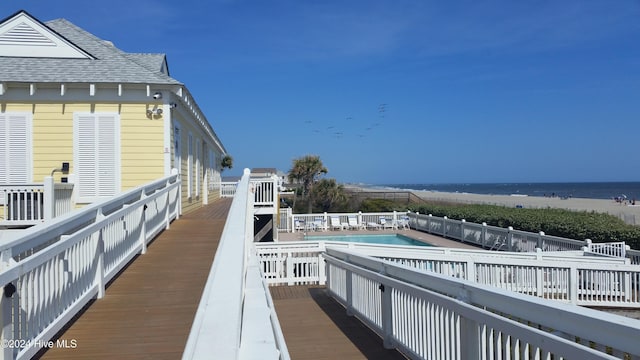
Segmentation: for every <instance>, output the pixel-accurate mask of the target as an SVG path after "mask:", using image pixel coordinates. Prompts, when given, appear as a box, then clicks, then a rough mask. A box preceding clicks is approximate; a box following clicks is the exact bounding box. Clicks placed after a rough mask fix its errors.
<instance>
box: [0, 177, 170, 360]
mask: <svg viewBox="0 0 640 360" xmlns="http://www.w3.org/2000/svg"><path fill="white" fill-rule="evenodd" d="M179 188H180V181H179V179H178V176H177V175H171V176H169V177H166V178H163V179H160V180H158V181H154V182H152V183H150V184H148V185H145V186H141V187H139V188H136V189H133V190H130V191H127V192H125V193H123V194H121V195H119V196H117V197H115V198H113V199H110V200H106V201H103V202H99V203H95V204H91V205H88V206H86V207H84V208H82V209H80V210H78V211H75V212H71V213H69V214H66V215H62V216H59V217H56V218H55V219H52V220H51V221H48V222H46V223H42V224H38V225H35V226H33V227H31V228H29V229H26V230H23V232H22V233H20V234H19V235H18V236H15V237H13V238H11V239H10V240H9V241H6V242H3V243H1V244H0V285H1V286H2V289H3V294H2V295H1V296H0V308H1V311H2V312H1V313H0V317H1V318H0V322H1V325H2V329H3V331H2V339H1V341H2V344H7V343H11V344H17V345H20V346H14V347H9V346H5V347H3V349H2V351H1V352H0V359H28V358H30V357H32V356H33V355H34V354H35V353H37V352H38V351H39V350H40V349H41V347H42V344H45V343H46V342H47V341H49V340H50V339H51V338H52V337H53V336H54V335H55V334H56V333H57V332H58V331H59V330H60V329H62V328H63V327H64V326H65V324H66V323H67V322H68V321H69V320H71V319H72V318H73V316H75V315H76V314H77V313H78V312H79V311H80V310H81V309H82V308H83V306H85V305H86V304H87V303H88V302H89V301H90V300H91V299H92V298H101V297H102V296H103V295H104V289H105V284H106V283H107V282H108V281H109V280H110V279H111V278H113V277H114V276H115V275H116V274H117V273H118V272H119V271H120V270H122V269H123V268H124V266H125V265H126V264H127V263H128V262H129V261H130V260H131V259H132V258H133V257H134V256H136V254H139V253H145V252H146V246H147V244H148V242H149V241H150V240H151V239H153V238H154V237H155V236H156V235H157V234H158V233H159V232H160V231H162V230H163V229H166V228H168V227H169V224H170V222H171V221H172V220H173V219H176V218H177V217H178V216H179V213H178V211H179V203H180V191H179ZM11 340H19V341H14V342H11Z"/></svg>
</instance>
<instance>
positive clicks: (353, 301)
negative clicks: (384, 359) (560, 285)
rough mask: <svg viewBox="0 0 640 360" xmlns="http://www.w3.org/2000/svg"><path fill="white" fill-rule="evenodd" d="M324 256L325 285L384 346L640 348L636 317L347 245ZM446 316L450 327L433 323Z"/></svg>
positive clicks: (604, 351) (544, 350)
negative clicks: (459, 276)
mask: <svg viewBox="0 0 640 360" xmlns="http://www.w3.org/2000/svg"><path fill="white" fill-rule="evenodd" d="M325 259H326V261H327V274H328V276H327V287H328V289H329V292H330V294H331V295H332V296H333V297H334V298H335V299H336V300H338V301H339V302H340V303H342V304H343V305H344V306H345V307H346V308H347V313H350V314H355V315H356V316H357V317H358V318H360V319H361V320H362V321H363V322H365V323H366V324H367V325H368V326H369V327H370V328H371V329H373V330H374V331H376V332H377V333H378V334H379V335H380V336H382V337H383V339H384V342H385V346H388V347H398V348H400V349H401V350H402V351H405V352H407V353H409V354H413V356H415V357H435V358H438V357H439V356H438V355H437V352H438V351H440V350H441V349H451V350H452V351H453V352H456V351H457V352H470V353H465V354H463V355H462V358H480V357H479V356H478V354H481V353H485V352H486V351H490V350H489V349H490V348H491V347H492V346H494V345H495V346H499V347H501V348H502V351H505V352H507V353H510V352H511V353H512V354H513V352H514V351H515V352H516V353H517V352H518V351H519V349H524V348H526V349H530V350H531V351H533V352H534V354H538V355H542V356H541V358H545V357H546V356H547V355H549V354H554V355H555V356H562V357H564V358H595V357H597V358H611V359H613V358H616V357H614V356H610V355H608V354H611V353H612V354H614V355H617V356H618V357H623V356H626V355H631V356H633V357H635V356H638V355H640V354H639V348H638V347H637V339H638V338H640V321H638V320H634V319H630V318H627V317H622V316H618V315H613V314H608V313H604V312H600V311H595V310H591V309H587V308H582V307H578V306H574V305H569V304H562V303H557V302H554V301H551V300H547V299H538V298H534V297H531V296H528V295H523V294H518V293H513V292H508V291H505V290H502V289H496V288H491V287H486V286H482V285H480V284H474V283H472V282H469V281H466V280H462V279H456V278H451V277H448V276H444V275H440V274H436V273H431V272H424V271H419V270H416V269H412V268H408V267H405V266H402V265H397V264H393V263H391V262H388V261H384V260H381V259H375V258H371V257H368V256H363V255H361V254H358V253H356V252H353V251H347V250H338V249H327V251H326V254H325ZM412 314H422V315H421V316H413V315H412ZM444 323H447V324H450V326H451V328H449V326H446V327H445V326H439V325H438V324H444ZM461 324H464V325H461ZM433 325H435V326H434V327H432V326H433ZM593 329H598V331H597V332H594V331H593ZM431 331H433V332H431ZM426 333H431V338H430V339H429V341H428V342H427V343H424V342H422V341H420V340H417V339H416V338H417V337H419V335H418V334H426ZM461 344H462V345H461ZM461 347H462V349H461ZM591 347H593V348H594V349H592V348H591ZM429 355H431V356H429ZM459 357H460V356H457V357H456V358H459Z"/></svg>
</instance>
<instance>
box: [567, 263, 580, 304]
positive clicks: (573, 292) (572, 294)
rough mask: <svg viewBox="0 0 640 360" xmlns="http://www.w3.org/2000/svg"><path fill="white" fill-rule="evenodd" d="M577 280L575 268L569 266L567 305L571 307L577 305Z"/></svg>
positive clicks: (574, 266) (578, 284) (576, 269)
mask: <svg viewBox="0 0 640 360" xmlns="http://www.w3.org/2000/svg"><path fill="white" fill-rule="evenodd" d="M579 278H580V277H579V276H578V268H577V266H576V265H575V264H573V265H571V267H570V268H569V303H570V304H572V305H578V288H579V287H580V283H579Z"/></svg>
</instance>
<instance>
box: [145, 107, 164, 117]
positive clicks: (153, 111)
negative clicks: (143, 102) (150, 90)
mask: <svg viewBox="0 0 640 360" xmlns="http://www.w3.org/2000/svg"><path fill="white" fill-rule="evenodd" d="M152 115H162V109H159V108H157V107H154V108H153V109H147V116H152Z"/></svg>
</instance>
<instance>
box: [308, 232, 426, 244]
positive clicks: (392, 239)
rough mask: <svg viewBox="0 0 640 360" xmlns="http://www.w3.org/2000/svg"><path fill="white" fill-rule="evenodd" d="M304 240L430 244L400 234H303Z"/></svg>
mask: <svg viewBox="0 0 640 360" xmlns="http://www.w3.org/2000/svg"><path fill="white" fill-rule="evenodd" d="M304 240H305V241H345V242H356V243H367V244H385V245H413V246H432V245H431V244H427V243H424V242H422V241H418V240H414V239H412V238H410V237H407V236H404V235H400V234H383V235H319V236H305V237H304Z"/></svg>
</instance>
